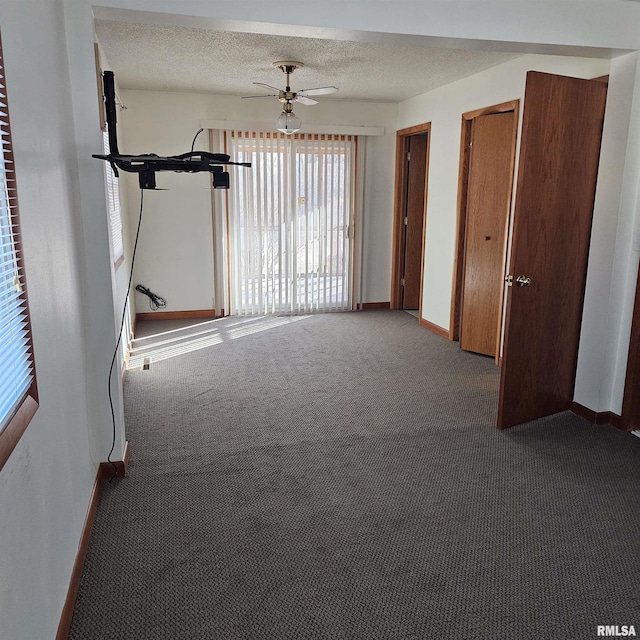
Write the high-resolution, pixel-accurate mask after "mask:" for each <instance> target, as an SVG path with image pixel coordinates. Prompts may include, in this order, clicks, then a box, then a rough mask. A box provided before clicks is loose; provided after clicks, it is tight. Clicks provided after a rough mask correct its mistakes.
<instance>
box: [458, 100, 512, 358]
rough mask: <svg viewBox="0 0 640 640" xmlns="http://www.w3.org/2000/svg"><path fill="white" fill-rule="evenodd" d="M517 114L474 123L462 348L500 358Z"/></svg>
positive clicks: (466, 239)
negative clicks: (506, 237)
mask: <svg viewBox="0 0 640 640" xmlns="http://www.w3.org/2000/svg"><path fill="white" fill-rule="evenodd" d="M515 117H516V116H515V113H514V112H513V111H510V112H507V113H495V114H491V115H484V116H478V117H476V118H474V120H473V128H472V146H471V158H470V164H469V182H468V188H467V189H468V191H467V193H468V196H467V197H468V201H467V223H466V232H465V252H464V275H463V285H462V307H461V309H462V310H461V318H460V347H461V348H462V349H465V350H467V351H474V352H475V353H482V354H485V355H490V356H494V357H495V356H496V354H497V352H498V348H499V339H500V336H499V334H500V326H501V322H500V321H501V318H502V296H503V290H504V289H503V282H504V264H505V236H506V232H507V224H508V220H509V207H510V204H511V187H512V184H513V183H512V181H511V176H512V173H513V164H512V161H513V153H514V145H515V127H514V120H515Z"/></svg>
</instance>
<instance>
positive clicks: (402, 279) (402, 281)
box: [400, 278, 404, 287]
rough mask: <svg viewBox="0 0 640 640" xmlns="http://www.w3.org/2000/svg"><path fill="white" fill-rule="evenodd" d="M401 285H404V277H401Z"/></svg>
mask: <svg viewBox="0 0 640 640" xmlns="http://www.w3.org/2000/svg"><path fill="white" fill-rule="evenodd" d="M400 286H401V287H404V278H400Z"/></svg>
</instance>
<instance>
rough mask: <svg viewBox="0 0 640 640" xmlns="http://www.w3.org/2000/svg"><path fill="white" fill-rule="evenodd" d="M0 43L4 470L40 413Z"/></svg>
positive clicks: (0, 442) (0, 427)
mask: <svg viewBox="0 0 640 640" xmlns="http://www.w3.org/2000/svg"><path fill="white" fill-rule="evenodd" d="M5 86H6V85H5V73H4V60H3V57H2V43H1V42H0V147H1V150H2V153H1V154H0V469H1V468H2V467H3V466H4V463H5V462H6V461H7V459H8V458H9V455H10V454H11V452H12V451H13V449H14V448H15V445H16V444H17V443H18V441H19V440H20V437H21V436H22V434H23V433H24V430H25V429H26V428H27V425H28V424H29V421H30V420H31V418H32V416H33V414H34V413H35V411H36V409H37V408H38V394H37V387H36V376H35V366H34V359H33V344H32V340H31V323H30V320H29V307H28V304H27V287H26V279H25V272H24V264H23V257H22V242H21V238H20V225H19V219H18V197H17V191H16V176H15V171H14V165H13V148H12V144H11V129H10V126H9V109H8V106H7V105H8V101H7V96H6V93H7V92H6V89H5Z"/></svg>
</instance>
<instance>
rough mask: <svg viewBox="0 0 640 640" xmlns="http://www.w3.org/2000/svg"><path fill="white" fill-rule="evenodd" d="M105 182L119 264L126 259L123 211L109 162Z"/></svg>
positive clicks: (113, 247)
mask: <svg viewBox="0 0 640 640" xmlns="http://www.w3.org/2000/svg"><path fill="white" fill-rule="evenodd" d="M102 140H103V146H104V153H105V155H108V154H109V132H108V131H107V130H106V126H105V131H104V132H103V134H102ZM104 167H105V169H104V170H105V183H106V188H107V202H108V206H109V226H110V229H111V250H112V253H113V262H114V264H115V265H116V266H119V265H120V263H121V262H122V260H123V259H124V243H123V240H122V212H121V211H120V189H119V188H118V178H116V176H115V174H114V173H113V169H112V168H111V165H110V164H109V163H108V162H105V163H104Z"/></svg>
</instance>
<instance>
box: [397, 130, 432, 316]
mask: <svg viewBox="0 0 640 640" xmlns="http://www.w3.org/2000/svg"><path fill="white" fill-rule="evenodd" d="M427 135H428V134H427V133H423V134H417V135H414V136H410V137H409V140H408V142H409V145H408V146H409V156H408V158H409V159H407V172H408V176H407V209H406V212H405V214H406V215H405V219H404V220H405V233H406V235H405V243H404V274H403V280H404V286H403V295H402V308H403V309H417V308H418V307H419V306H420V294H421V293H422V291H421V282H422V278H421V275H422V229H423V226H424V215H425V205H426V202H425V195H426V192H425V189H426V179H427V174H426V172H427Z"/></svg>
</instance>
